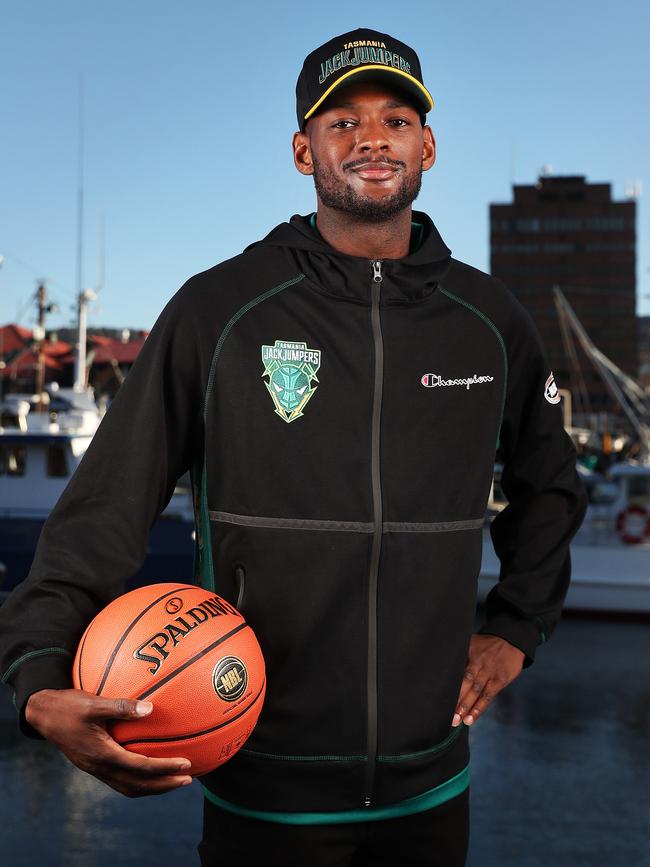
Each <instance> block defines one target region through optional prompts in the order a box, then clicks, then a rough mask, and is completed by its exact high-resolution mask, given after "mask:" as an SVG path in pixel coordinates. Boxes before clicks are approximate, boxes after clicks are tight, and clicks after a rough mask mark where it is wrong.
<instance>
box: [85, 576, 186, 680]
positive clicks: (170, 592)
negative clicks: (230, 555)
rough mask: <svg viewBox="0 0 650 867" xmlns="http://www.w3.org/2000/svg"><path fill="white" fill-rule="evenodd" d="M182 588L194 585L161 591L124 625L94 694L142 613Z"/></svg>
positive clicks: (142, 615)
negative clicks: (161, 592) (165, 591)
mask: <svg viewBox="0 0 650 867" xmlns="http://www.w3.org/2000/svg"><path fill="white" fill-rule="evenodd" d="M184 590H196V587H176V588H175V589H174V590H169V591H168V592H167V593H163V594H162V596H159V597H158V598H157V599H154V601H153V602H151V603H150V604H149V605H147V607H146V608H143V609H142V611H141V612H140V613H139V614H138V616H137V617H136V618H135V620H132V621H131V623H129V625H128V626H127V627H126V629H125V630H124V632H123V633H122V635H121V637H120V639H119V641H118V642H117V644H116V645H115V647H114V648H113V652H112V653H111V655H110V657H109V660H108V662H107V663H106V668H105V670H104V674H103V675H102V679H101V681H100V683H99V688H98V689H97V692H96V695H101V694H102V690H103V689H104V687H105V686H106V681H107V680H108V675H109V674H110V671H111V668H112V667H113V663H114V662H115V657H116V656H117V653H118V651H119V649H120V647H121V646H122V645H123V644H124V642H125V641H126V636H127V635H128V634H129V632H130V631H131V630H132V629H133V627H134V626H135V624H136V623H137V622H138V621H139V620H141V619H142V618H143V617H144V615H145V614H146V613H147V611H150V610H151V609H152V608H153V607H154V605H157V604H158V603H159V602H161V601H162V600H163V599H164V598H165V597H166V596H171V595H172V593H181V592H182V591H184Z"/></svg>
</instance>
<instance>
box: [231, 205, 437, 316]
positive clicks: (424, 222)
mask: <svg viewBox="0 0 650 867" xmlns="http://www.w3.org/2000/svg"><path fill="white" fill-rule="evenodd" d="M258 244H259V245H270V246H280V247H284V248H285V250H286V252H287V253H288V255H289V256H290V258H291V259H292V261H293V262H294V263H295V265H296V267H297V269H298V270H299V271H301V272H302V273H304V274H305V275H306V277H307V279H308V280H309V281H310V282H311V283H313V284H315V285H316V286H317V287H318V288H319V289H320V290H321V291H323V292H325V293H327V294H328V295H333V296H336V297H338V298H344V299H346V300H349V301H357V302H361V303H367V304H369V303H370V297H371V287H372V274H373V270H372V264H371V260H370V259H366V258H364V257H360V256H350V255H348V254H347V253H341V252H339V251H338V250H335V249H334V248H333V247H331V246H330V245H329V244H328V243H327V242H326V241H325V239H324V238H323V237H322V236H321V234H320V233H319V232H318V230H317V229H316V225H315V219H314V215H313V214H308V215H306V216H301V215H298V214H296V215H294V216H293V217H291V219H290V220H289V222H288V223H280V225H279V226H276V227H275V229H273V230H272V231H271V232H269V234H268V235H267V236H266V237H265V238H264V239H263V240H261V241H258V242H257V243H256V244H252V245H251V247H256V246H258ZM247 249H250V247H248V248H247ZM450 262H451V250H450V249H449V248H448V247H447V245H446V244H445V243H444V241H443V240H442V238H441V237H440V234H439V232H438V230H437V229H436V227H435V225H434V224H433V221H432V220H431V218H430V217H429V216H428V215H427V214H425V213H423V212H421V211H414V212H413V226H412V234H411V252H410V253H409V254H408V255H407V256H404V257H403V258H402V259H384V260H383V263H382V272H383V275H384V280H383V282H382V287H381V301H382V303H383V304H409V303H413V302H417V301H422V300H423V299H425V298H427V297H428V296H429V295H431V294H432V293H433V292H435V290H436V288H437V287H438V284H439V282H440V281H441V279H442V278H443V276H444V275H445V274H446V272H447V270H448V269H449V266H450Z"/></svg>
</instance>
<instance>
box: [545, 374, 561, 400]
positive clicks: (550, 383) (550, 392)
mask: <svg viewBox="0 0 650 867" xmlns="http://www.w3.org/2000/svg"><path fill="white" fill-rule="evenodd" d="M544 397H545V398H546V400H547V401H548V402H549V403H559V402H560V400H561V399H562V395H561V394H560V392H559V391H558V390H557V385H556V384H555V377H554V376H553V374H552V373H551V375H550V376H549V378H548V379H547V380H546V383H545V384H544Z"/></svg>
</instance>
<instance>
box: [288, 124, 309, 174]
mask: <svg viewBox="0 0 650 867" xmlns="http://www.w3.org/2000/svg"><path fill="white" fill-rule="evenodd" d="M292 146H293V161H294V164H295V166H296V168H297V169H298V171H299V172H300V174H301V175H313V174H314V164H313V159H312V153H311V142H310V139H309V136H308V135H307V133H306V132H295V133H294V134H293V141H292Z"/></svg>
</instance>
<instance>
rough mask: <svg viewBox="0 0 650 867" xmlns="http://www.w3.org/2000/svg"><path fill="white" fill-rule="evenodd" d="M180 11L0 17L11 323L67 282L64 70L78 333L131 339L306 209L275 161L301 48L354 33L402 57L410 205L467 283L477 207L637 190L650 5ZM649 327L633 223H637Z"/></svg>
mask: <svg viewBox="0 0 650 867" xmlns="http://www.w3.org/2000/svg"><path fill="white" fill-rule="evenodd" d="M353 9H354V7H353V4H351V3H349V2H347V3H341V2H339V0H331V2H327V3H324V4H320V5H311V4H310V5H308V6H307V5H305V4H298V3H285V2H273V3H265V4H262V3H259V2H256V0H252V2H250V3H246V4H241V5H238V6H235V5H231V4H226V3H218V2H211V3H209V2H203V0H185V2H183V3H178V2H174V0H169V2H166V3H164V4H163V3H160V2H155V3H154V2H150V0H138V2H134V0H131V2H129V3H127V2H124V0H112V2H111V3H102V4H100V3H98V2H95V3H93V2H88V0H86V2H84V3H82V2H73V0H58V2H56V3H49V2H45V0H41V2H25V3H13V4H4V5H3V9H2V35H1V37H0V39H1V43H0V44H1V48H0V80H1V81H2V82H3V87H2V100H1V102H0V254H4V256H5V261H4V264H3V266H2V268H0V322H7V321H16V320H18V319H19V321H20V322H21V323H22V324H24V325H27V326H31V325H32V324H33V321H34V313H35V309H34V307H33V305H30V304H29V298H30V296H31V295H32V293H33V291H34V288H35V280H36V278H38V277H45V278H47V280H48V283H47V285H48V292H49V296H50V298H51V300H54V301H56V302H57V303H58V304H59V306H60V308H61V312H60V313H59V314H56V315H53V316H51V317H50V319H49V320H48V324H49V325H51V326H52V327H54V326H57V325H66V324H69V323H70V321H71V319H72V318H73V311H72V309H71V308H72V305H73V303H74V296H75V289H76V235H77V139H78V90H79V77H80V75H81V74H83V81H84V94H85V99H84V105H85V124H84V127H85V160H84V176H85V206H84V239H85V240H84V257H83V284H84V286H91V287H93V286H95V285H96V284H97V282H98V279H99V253H100V231H101V230H100V226H101V224H102V221H103V224H104V233H105V257H106V258H105V279H104V285H103V288H102V289H101V292H100V293H99V297H98V300H97V301H96V302H95V303H94V304H93V305H91V307H90V324H91V325H96V326H99V325H111V326H131V327H135V328H139V327H141V328H150V327H151V325H152V324H153V322H154V320H155V318H156V316H157V315H158V313H159V312H160V310H161V309H162V307H163V306H164V304H165V303H166V301H167V299H168V298H169V297H170V296H171V295H172V294H173V293H174V292H175V291H176V290H177V289H178V288H179V287H180V286H181V284H182V283H183V282H184V281H185V280H186V279H187V278H188V277H189V276H190V275H192V274H194V273H196V272H198V271H202V270H204V269H205V268H208V267H210V266H211V265H213V264H215V263H216V262H219V261H221V260H223V259H225V258H228V257H230V256H232V255H235V254H237V253H238V252H240V251H241V250H242V249H243V248H244V247H245V246H246V245H247V244H248V243H250V242H251V241H253V240H256V239H257V238H259V237H261V236H263V235H264V234H266V233H267V231H268V230H269V229H270V228H272V227H273V226H274V225H276V224H277V223H279V222H281V221H282V220H285V219H287V218H288V217H289V216H290V215H291V214H294V213H307V212H309V211H311V210H313V209H314V204H315V197H314V191H313V185H312V182H311V180H310V179H307V178H304V177H302V176H301V175H299V174H298V173H297V172H296V170H295V169H294V167H293V164H292V160H291V152H290V142H291V135H292V133H293V131H294V129H295V127H296V120H295V99H294V87H295V81H296V77H297V75H298V72H299V70H300V67H301V65H302V61H303V59H304V56H305V54H307V53H308V52H309V51H311V50H312V49H313V48H314V47H316V46H317V45H319V44H320V43H322V42H324V41H326V40H327V39H330V38H331V37H332V36H335V35H337V34H339V33H343V32H345V31H347V30H350V29H353V28H356V27H361V26H364V27H373V28H375V29H378V30H381V31H383V32H388V33H391V34H393V35H395V36H396V37H397V38H399V39H401V40H402V41H404V42H407V43H409V44H410V45H412V46H413V47H414V48H415V49H416V50H417V51H418V54H419V56H420V60H421V63H422V68H423V73H424V80H425V83H426V84H427V86H428V88H429V90H430V91H431V92H432V95H433V98H434V100H435V107H434V109H433V111H432V112H431V114H430V115H429V122H430V123H431V126H432V128H433V131H434V134H435V136H436V141H437V147H438V157H437V161H436V164H435V165H434V167H433V168H432V170H431V171H430V172H429V173H428V174H427V175H426V176H425V180H424V185H423V190H422V193H421V195H420V197H419V199H418V200H417V203H416V205H415V207H416V208H419V209H421V210H425V211H427V212H428V213H429V214H430V215H431V217H432V218H433V220H434V222H435V223H436V225H437V226H438V229H439V230H440V232H441V234H442V236H443V238H444V240H445V241H446V243H447V244H448V246H449V247H450V248H451V249H452V252H453V254H454V256H456V257H457V258H459V259H462V260H463V261H466V262H469V263H470V264H472V265H474V266H476V267H478V268H481V269H482V270H487V269H488V267H489V256H488V204H489V203H490V202H501V201H509V200H510V194H511V184H512V182H513V181H515V182H517V183H532V182H534V181H535V180H536V178H537V176H538V174H539V171H540V169H541V168H542V166H544V165H551V166H552V167H553V171H554V173H556V174H584V175H586V176H587V179H588V180H589V181H594V182H595V181H599V182H611V183H612V190H613V193H614V196H615V198H618V199H621V198H623V197H624V195H625V188H626V184H627V183H628V181H636V180H641V181H643V182H644V183H645V188H646V191H647V193H650V119H649V118H650V113H649V112H648V111H647V103H648V90H649V87H648V85H649V83H650V65H649V64H648V62H647V50H648V46H647V35H648V32H650V4H648V3H647V2H640V0H639V2H633V0H630V2H626V0H622V2H621V0H619V2H617V3H616V4H608V5H606V6H603V5H599V4H596V3H594V2H593V0H590V2H584V0H568V2H567V0H565V2H562V3H560V2H556V0H547V2H546V3H545V4H544V5H543V6H542V7H539V6H538V5H536V4H532V3H525V4H524V3H521V2H505V0H493V2H491V3H485V2H469V0H465V2H464V0H456V2H453V3H452V2H444V3H443V2H435V0H434V2H412V3H409V4H404V3H396V2H392V3H388V2H384V0H379V2H375V3H374V4H372V11H369V7H368V6H365V4H364V11H363V12H355V11H353ZM637 233H638V259H637V275H638V280H637V292H638V299H639V301H638V305H637V307H638V310H639V312H642V313H650V209H649V208H648V207H647V205H646V204H645V198H644V196H643V195H642V197H641V199H640V201H639V207H638V220H637Z"/></svg>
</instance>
